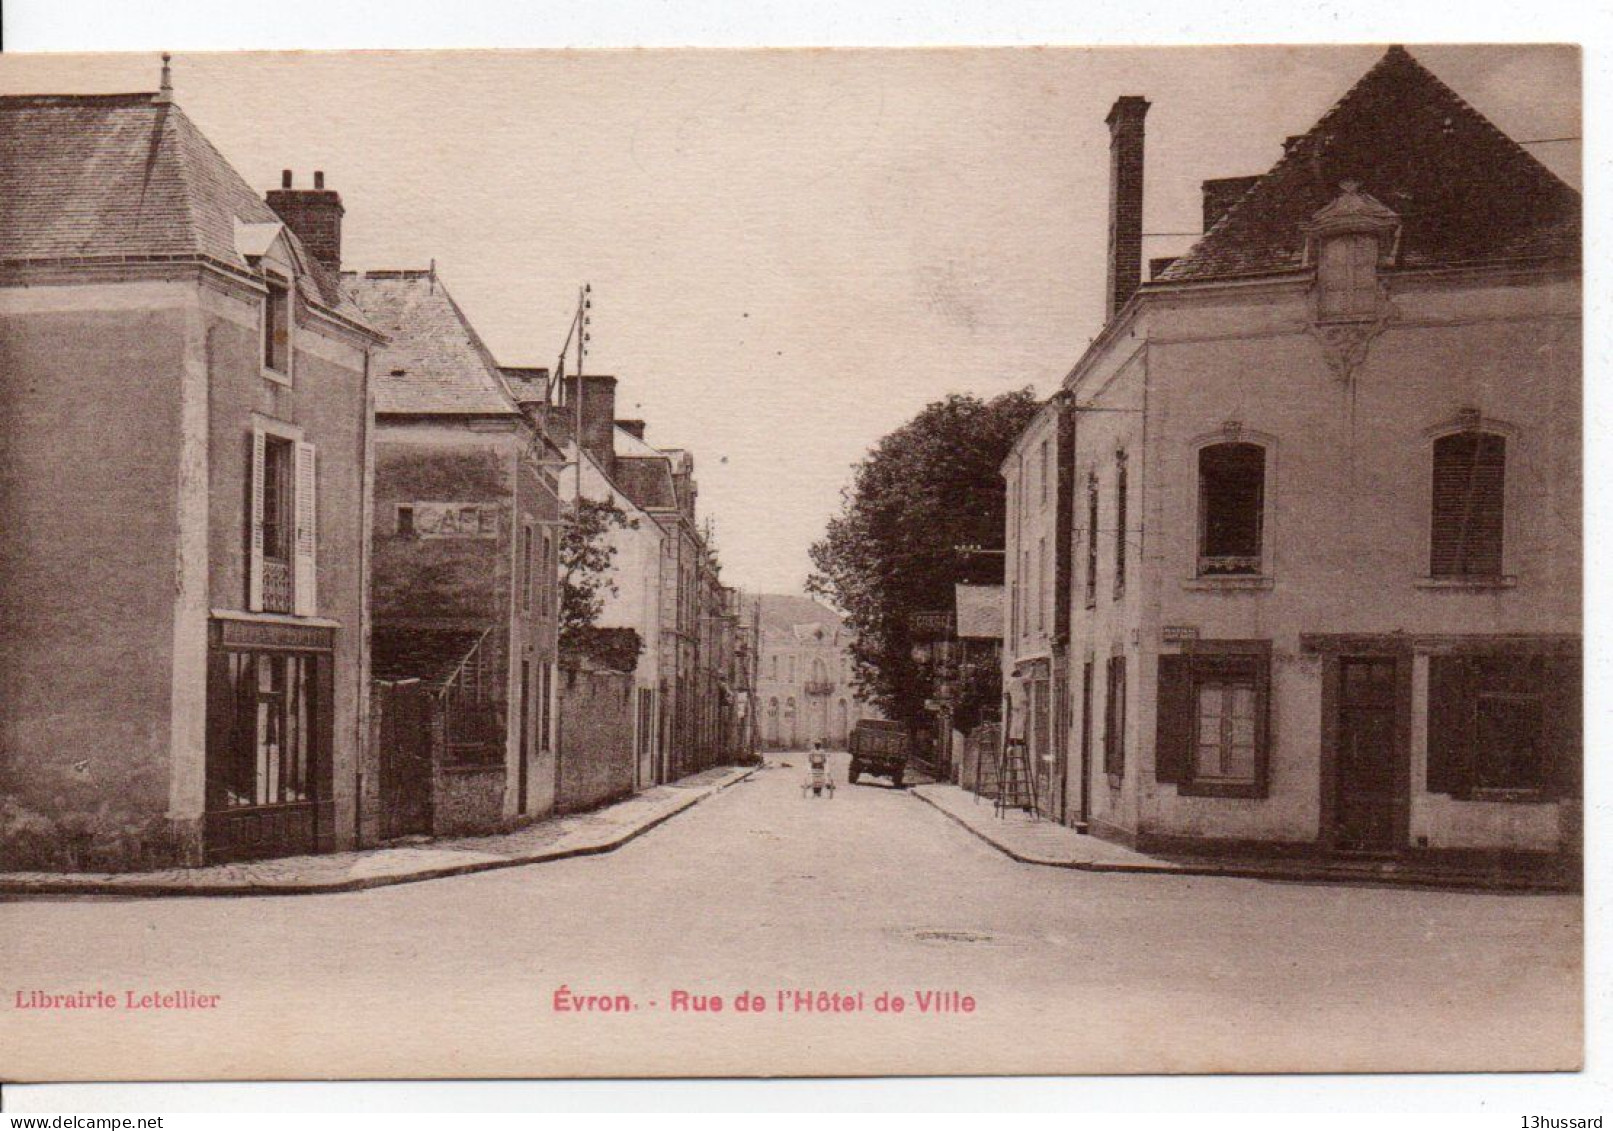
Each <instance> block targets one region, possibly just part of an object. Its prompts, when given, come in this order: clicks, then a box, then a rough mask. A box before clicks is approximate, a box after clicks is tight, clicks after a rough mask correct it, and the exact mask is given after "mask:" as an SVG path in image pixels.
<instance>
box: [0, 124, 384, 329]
mask: <svg viewBox="0 0 1613 1131" xmlns="http://www.w3.org/2000/svg"><path fill="white" fill-rule="evenodd" d="M153 97H154V96H153V95H152V94H23V95H6V96H3V97H0V261H4V262H6V263H8V264H9V265H20V264H25V263H28V262H30V261H32V262H38V261H50V262H63V261H66V262H75V261H84V260H97V261H106V260H167V259H174V260H185V259H194V258H198V257H200V258H205V259H210V260H213V261H215V262H218V263H221V264H224V265H225V266H228V267H232V268H236V269H239V270H242V271H247V270H250V267H249V264H248V263H247V261H246V258H245V257H244V256H243V255H242V253H241V251H240V250H239V249H238V248H237V245H236V224H237V221H240V222H241V223H244V224H278V223H279V222H280V217H279V216H277V215H276V214H275V212H274V210H273V209H271V208H270V207H269V206H268V205H267V204H265V203H264V201H263V198H262V197H261V196H260V195H259V194H258V192H257V191H256V190H255V189H253V188H252V186H250V185H248V184H247V183H246V181H245V180H243V179H242V177H241V175H240V174H239V173H237V172H236V171H235V169H234V168H233V167H232V166H231V165H230V163H229V162H228V161H227V160H225V158H224V156H223V155H222V154H221V153H219V151H218V150H217V149H214V148H213V145H212V143H211V142H209V141H208V140H207V138H206V137H205V136H204V135H203V134H202V132H201V131H200V130H199V129H197V128H196V125H195V123H193V122H192V121H191V120H190V119H189V118H188V117H186V115H185V112H184V111H183V110H181V109H180V108H179V107H178V106H177V105H175V104H173V103H155V102H153V101H152V99H153ZM286 238H287V240H288V241H289V242H290V244H291V245H292V247H293V250H294V253H295V254H296V256H297V258H298V261H299V262H300V263H301V264H302V266H303V268H304V272H305V274H304V275H303V277H301V278H300V279H299V283H301V284H303V287H302V293H303V296H304V297H305V298H307V299H309V300H310V301H313V302H315V303H318V304H319V305H321V306H324V307H327V308H329V309H333V310H336V311H338V312H339V313H342V314H343V315H345V316H347V317H349V318H357V317H358V311H357V310H356V309H355V308H353V307H352V306H351V305H350V304H347V303H345V302H344V300H343V297H342V294H341V288H340V286H339V283H338V280H337V279H336V277H335V276H334V275H333V274H332V273H331V272H329V271H327V270H326V269H325V268H324V266H323V265H321V264H320V263H319V262H318V261H317V260H315V259H314V258H313V256H312V255H310V254H308V252H307V251H306V250H305V249H304V248H303V246H302V244H301V242H300V241H299V240H298V239H297V237H296V235H295V234H294V233H292V232H291V231H290V230H289V229H288V230H287V231H286Z"/></svg>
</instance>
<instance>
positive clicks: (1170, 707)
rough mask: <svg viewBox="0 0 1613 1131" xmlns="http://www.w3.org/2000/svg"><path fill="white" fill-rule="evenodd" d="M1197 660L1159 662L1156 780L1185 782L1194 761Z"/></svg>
mask: <svg viewBox="0 0 1613 1131" xmlns="http://www.w3.org/2000/svg"><path fill="white" fill-rule="evenodd" d="M1193 709H1194V704H1193V659H1192V657H1191V656H1161V657H1160V658H1159V701H1158V706H1157V717H1156V719H1155V727H1154V777H1155V779H1156V780H1158V781H1162V782H1180V781H1185V780H1186V779H1187V776H1188V767H1190V766H1191V765H1192V764H1193V762H1192V757H1193Z"/></svg>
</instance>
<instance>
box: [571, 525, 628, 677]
mask: <svg viewBox="0 0 1613 1131" xmlns="http://www.w3.org/2000/svg"><path fill="white" fill-rule="evenodd" d="M564 517H565V520H566V521H565V525H564V527H562V530H563V533H562V534H561V537H560V650H561V652H562V653H567V654H572V655H575V654H577V653H579V652H588V651H595V650H597V646H598V644H599V642H600V638H601V635H602V630H600V629H599V628H597V627H596V625H597V623H598V621H599V615H600V613H602V612H604V610H605V599H606V598H607V597H614V596H615V595H616V594H617V592H619V590H618V589H617V587H616V581H615V579H614V578H613V577H612V575H611V567H612V565H613V564H614V563H615V561H616V544H615V539H613V538H612V537H611V534H612V532H613V531H617V530H637V529H638V519H636V518H629V517H628V516H627V512H626V511H624V510H622V508H621V507H619V506H617V505H616V503H615V502H614V501H612V500H610V499H603V500H601V499H583V500H581V502H580V504H578V503H572V504H569V505H568V506H567V507H566V509H565V516H564Z"/></svg>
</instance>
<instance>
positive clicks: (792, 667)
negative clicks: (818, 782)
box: [753, 593, 878, 750]
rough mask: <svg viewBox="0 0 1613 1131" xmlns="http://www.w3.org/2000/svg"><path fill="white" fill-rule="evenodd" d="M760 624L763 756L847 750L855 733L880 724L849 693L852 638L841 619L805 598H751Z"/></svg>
mask: <svg viewBox="0 0 1613 1131" xmlns="http://www.w3.org/2000/svg"><path fill="white" fill-rule="evenodd" d="M753 601H754V602H755V603H756V605H757V606H759V609H758V613H757V622H758V624H759V634H760V641H759V645H758V650H757V657H758V664H757V668H756V711H757V722H758V736H759V738H760V740H761V745H762V749H764V750H806V749H810V748H811V746H812V744H813V743H814V742H821V743H823V745H824V746H825V747H828V748H829V749H833V750H844V749H845V748H846V740H847V738H848V737H849V736H850V734H851V729H852V727H854V726H856V725H857V722H858V721H859V720H860V719H863V718H874V717H878V715H877V713H876V712H874V711H873V710H872V709H871V708H869V707H867V706H866V705H865V704H864V703H863V702H862V701H861V700H860V699H858V698H857V695H856V693H855V692H854V691H853V689H852V686H851V654H850V653H849V652H848V651H847V645H848V644H849V642H850V638H849V636H848V635H847V630H846V628H845V626H844V625H843V624H842V623H841V620H840V618H839V616H837V615H836V614H835V612H834V611H833V610H832V609H830V608H828V607H827V606H825V605H821V604H819V603H818V602H816V601H813V600H811V599H809V598H806V597H790V596H785V595H782V594H772V593H764V594H761V595H760V596H758V597H756V598H753Z"/></svg>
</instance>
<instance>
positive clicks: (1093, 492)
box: [1086, 472, 1098, 609]
mask: <svg viewBox="0 0 1613 1131" xmlns="http://www.w3.org/2000/svg"><path fill="white" fill-rule="evenodd" d="M1097 603H1098V477H1097V475H1096V474H1094V473H1090V472H1089V473H1088V474H1087V589H1086V604H1087V608H1089V609H1090V608H1092V607H1093V606H1094V605H1096V604H1097Z"/></svg>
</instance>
